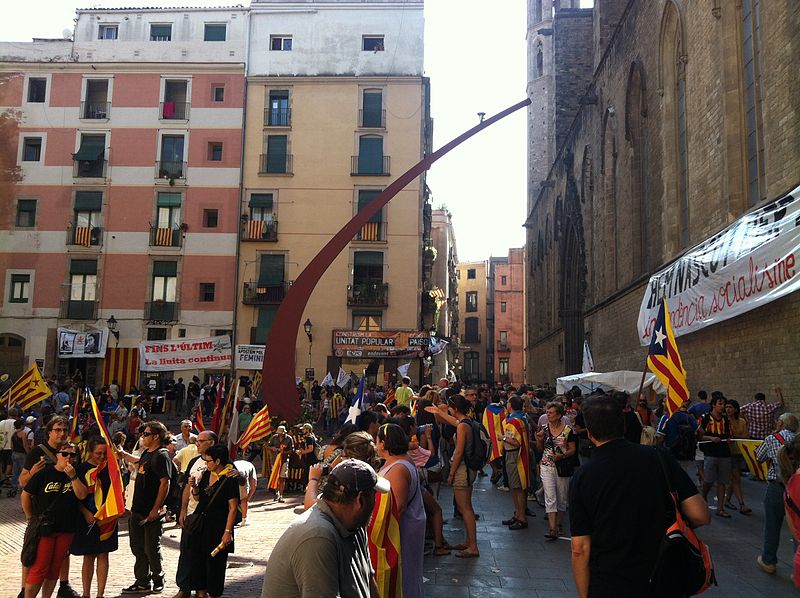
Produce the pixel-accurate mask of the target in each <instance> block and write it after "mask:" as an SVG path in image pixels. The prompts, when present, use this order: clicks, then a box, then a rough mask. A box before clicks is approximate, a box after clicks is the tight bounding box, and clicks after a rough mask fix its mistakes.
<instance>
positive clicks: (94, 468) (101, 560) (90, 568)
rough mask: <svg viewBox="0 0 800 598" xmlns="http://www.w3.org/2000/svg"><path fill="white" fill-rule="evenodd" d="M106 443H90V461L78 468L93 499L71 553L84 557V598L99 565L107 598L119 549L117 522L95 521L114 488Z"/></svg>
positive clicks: (99, 595) (85, 506) (98, 440)
mask: <svg viewBox="0 0 800 598" xmlns="http://www.w3.org/2000/svg"><path fill="white" fill-rule="evenodd" d="M106 447H107V445H106V441H105V440H104V439H103V437H102V436H93V437H92V438H90V439H89V441H88V443H87V452H86V461H85V462H84V463H81V464H80V465H78V466H77V468H76V469H77V471H78V477H80V479H81V480H82V481H83V482H84V484H86V487H87V490H89V496H87V497H86V499H85V500H84V501H83V502H82V503H81V504H80V511H81V517H80V518H78V521H77V530H76V533H75V539H74V540H73V541H72V546H71V547H70V550H69V551H70V554H74V555H76V556H83V568H82V570H81V579H82V581H83V596H84V598H89V592H90V591H91V588H92V577H94V571H95V562H96V563H97V598H103V595H104V594H105V591H106V580H107V579H108V553H109V552H114V551H115V550H117V548H118V545H119V542H118V529H117V521H116V519H115V520H114V521H112V522H110V523H102V524H101V523H100V522H98V521H96V520H95V518H94V515H95V513H96V512H97V505H102V504H104V503H105V501H106V498H107V497H108V492H109V490H110V488H111V477H110V476H109V473H108V462H107V449H106Z"/></svg>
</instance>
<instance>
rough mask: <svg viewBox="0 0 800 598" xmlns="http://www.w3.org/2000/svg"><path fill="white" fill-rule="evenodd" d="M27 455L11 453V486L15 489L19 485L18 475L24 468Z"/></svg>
mask: <svg viewBox="0 0 800 598" xmlns="http://www.w3.org/2000/svg"><path fill="white" fill-rule="evenodd" d="M26 455H27V453H11V485H12V486H13V487H16V486H17V485H18V484H19V474H21V473H22V468H23V467H25V456H26Z"/></svg>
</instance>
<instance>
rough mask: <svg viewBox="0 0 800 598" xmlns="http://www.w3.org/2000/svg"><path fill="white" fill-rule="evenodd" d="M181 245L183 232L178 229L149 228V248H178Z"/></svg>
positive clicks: (166, 227)
mask: <svg viewBox="0 0 800 598" xmlns="http://www.w3.org/2000/svg"><path fill="white" fill-rule="evenodd" d="M182 245H183V231H182V230H181V229H179V228H170V227H168V226H165V227H157V226H151V227H150V247H180V246H182Z"/></svg>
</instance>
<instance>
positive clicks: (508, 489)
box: [497, 484, 511, 492]
mask: <svg viewBox="0 0 800 598" xmlns="http://www.w3.org/2000/svg"><path fill="white" fill-rule="evenodd" d="M497 489H498V490H501V491H503V492H510V491H511V488H509V487H508V486H503V485H502V484H499V485H498V486H497Z"/></svg>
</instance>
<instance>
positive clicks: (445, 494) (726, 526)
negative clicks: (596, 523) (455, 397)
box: [0, 478, 797, 598]
mask: <svg viewBox="0 0 800 598" xmlns="http://www.w3.org/2000/svg"><path fill="white" fill-rule="evenodd" d="M743 482H744V490H745V494H746V499H747V501H748V504H749V506H750V507H752V508H753V514H752V515H750V516H743V515H740V514H738V513H733V517H732V518H731V519H722V518H719V517H713V521H712V524H711V525H710V526H708V527H705V528H703V529H702V531H701V532H700V535H701V537H702V538H703V539H704V540H705V541H706V542H707V543H708V544H709V545H710V547H711V551H712V555H713V557H714V560H715V564H716V568H717V577H718V579H719V586H718V587H716V588H712V589H711V590H709V591H708V592H706V593H705V594H704V596H709V597H711V598H713V597H714V596H720V597H722V596H724V597H725V598H745V597H746V598H759V597H764V596H769V597H770V598H780V597H783V596H797V593H796V592H795V590H794V589H793V587H792V584H791V581H790V577H791V558H792V556H791V550H792V547H791V544H790V540H789V536H788V533H784V535H783V537H782V538H781V546H780V550H779V558H780V562H779V564H778V572H777V574H776V575H774V576H773V575H767V574H765V573H763V572H762V571H761V570H760V569H759V568H758V567H757V565H756V564H755V558H756V556H757V555H758V554H759V552H760V547H761V542H762V535H763V534H762V525H763V521H764V519H763V507H762V506H761V496H762V493H763V490H764V485H763V484H760V483H757V482H752V481H749V480H744V481H743ZM264 485H265V481H264V480H260V483H259V491H258V492H257V493H256V496H255V500H254V501H253V503H252V504H251V507H250V514H249V516H248V525H247V527H245V528H244V529H240V530H237V532H236V554H234V555H232V556H231V557H230V559H229V561H228V563H229V564H228V567H229V569H228V573H227V583H226V590H225V596H227V597H234V596H235V597H236V598H257V597H259V596H260V595H261V584H262V578H263V572H264V565H265V564H266V562H267V559H268V558H269V555H270V552H271V551H272V548H273V546H274V545H275V542H276V541H277V540H278V538H279V537H280V535H281V533H282V532H283V530H284V529H285V528H286V526H288V525H289V523H290V522H291V521H292V520H293V518H294V517H295V514H294V507H295V506H296V505H297V504H299V502H300V500H301V498H300V496H299V495H289V496H287V502H286V503H284V504H279V503H275V502H273V501H272V498H271V495H270V494H268V492H267V491H266V490H264ZM439 500H440V503H441V504H442V508H443V510H444V512H445V517H449V518H450V519H449V520H448V522H447V523H446V524H445V536H446V537H447V538H448V539H449V541H450V542H451V543H455V542H459V541H461V538H462V534H463V532H462V527H461V525H460V522H459V521H458V520H457V519H454V518H452V506H451V505H452V492H451V491H450V489H449V488H446V487H442V488H441V493H440V497H439ZM474 504H475V508H476V510H477V512H478V513H480V514H481V520H480V521H479V522H478V540H479V547H480V550H481V557H480V558H478V559H469V560H467V561H464V560H461V559H457V558H455V557H454V556H453V555H450V556H444V557H426V560H425V568H424V575H425V595H426V596H427V597H428V598H437V597H440V596H441V597H445V596H446V597H447V598H489V597H492V598H495V597H497V598H504V597H510V596H514V597H515V598H519V597H520V596H525V597H526V598H528V597H533V598H545V597H546V598H564V597H568V596H576V595H577V594H575V591H574V590H575V586H574V583H573V581H572V573H571V569H570V552H569V542H568V541H566V540H560V541H557V542H547V541H546V540H545V539H544V536H543V534H544V532H545V524H544V510H543V509H542V508H541V507H539V506H538V505H537V504H536V503H534V502H529V503H528V505H529V506H530V507H531V509H532V510H533V511H534V512H535V513H536V517H535V518H531V519H529V523H530V527H529V528H528V529H527V530H522V531H515V532H512V531H509V530H508V529H507V528H505V527H504V526H502V525H501V524H500V521H501V520H502V519H505V518H506V517H508V515H509V514H510V513H511V512H512V510H513V509H512V505H511V496H510V495H509V494H508V493H504V492H500V491H499V490H497V489H495V488H493V487H491V485H490V484H489V482H488V478H479V479H478V481H477V483H476V488H475V493H474ZM21 521H22V509H21V508H20V503H19V498H14V499H10V498H5V497H4V498H2V499H0V529H1V530H2V533H0V562H2V563H3V564H4V565H5V571H6V574H5V575H3V576H2V578H0V597H1V598H13V597H14V596H16V594H17V592H18V588H19V577H20V565H19V558H18V555H19V550H20V545H21V542H22V534H23V529H24V526H23V524H22V522H21ZM179 540H180V530H179V529H178V528H177V527H174V526H173V525H169V526H168V527H167V528H166V530H165V533H164V538H163V542H162V545H163V551H164V561H165V570H166V571H167V580H166V581H167V585H166V588H165V589H164V593H163V594H162V595H163V596H166V597H170V596H172V595H173V594H174V593H175V592H176V591H177V590H176V588H175V583H174V577H175V567H176V564H177V558H178V543H179ZM132 562H133V561H132V557H131V554H130V549H129V548H128V538H127V523H126V522H123V523H122V525H121V529H120V548H119V550H118V551H117V552H115V553H113V554H112V555H111V572H110V574H109V582H108V589H107V591H106V597H107V598H114V597H116V596H118V595H119V590H120V589H121V588H123V587H125V586H127V585H129V584H130V583H132V581H133V577H132V568H133V567H132ZM70 580H71V583H72V584H73V587H75V588H76V590H78V591H80V559H78V558H75V557H73V559H72V562H71V567H70ZM520 592H521V593H520ZM92 595H93V596H94V595H96V594H95V592H94V591H93V592H92Z"/></svg>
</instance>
